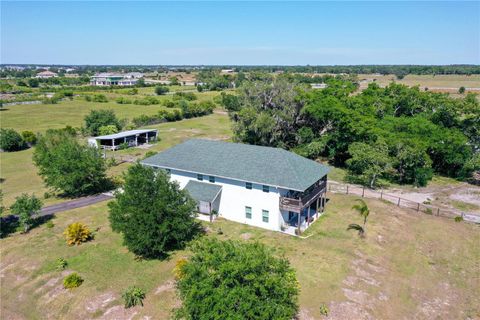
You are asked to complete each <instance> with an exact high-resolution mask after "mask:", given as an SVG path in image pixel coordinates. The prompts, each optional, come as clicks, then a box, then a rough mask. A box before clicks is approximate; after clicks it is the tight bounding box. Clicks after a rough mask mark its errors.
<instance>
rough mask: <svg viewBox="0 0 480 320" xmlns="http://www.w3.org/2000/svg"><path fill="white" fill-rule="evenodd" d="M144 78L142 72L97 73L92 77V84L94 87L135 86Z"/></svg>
mask: <svg viewBox="0 0 480 320" xmlns="http://www.w3.org/2000/svg"><path fill="white" fill-rule="evenodd" d="M140 78H143V74H142V73H140V72H130V73H125V74H123V73H109V72H104V73H97V74H96V75H94V76H91V77H90V84H91V85H92V86H134V85H136V84H137V82H138V79H140Z"/></svg>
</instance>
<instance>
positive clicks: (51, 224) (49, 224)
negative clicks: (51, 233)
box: [45, 220, 55, 229]
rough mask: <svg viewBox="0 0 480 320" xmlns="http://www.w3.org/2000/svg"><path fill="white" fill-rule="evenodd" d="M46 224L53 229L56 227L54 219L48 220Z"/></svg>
mask: <svg viewBox="0 0 480 320" xmlns="http://www.w3.org/2000/svg"><path fill="white" fill-rule="evenodd" d="M45 225H46V226H47V228H48V229H52V228H53V227H55V224H54V223H53V221H52V220H48V221H47V223H46V224H45Z"/></svg>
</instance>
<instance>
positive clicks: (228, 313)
mask: <svg viewBox="0 0 480 320" xmlns="http://www.w3.org/2000/svg"><path fill="white" fill-rule="evenodd" d="M191 251H192V252H193V255H192V256H191V257H190V258H189V259H188V261H181V262H180V263H179V264H177V268H176V276H177V288H178V290H179V293H180V297H181V299H182V301H183V304H182V307H181V308H180V309H179V310H178V313H177V315H178V317H179V318H183V319H220V318H222V319H242V320H243V319H246V320H248V319H265V320H267V319H286V320H287V319H288V320H290V319H293V318H294V317H295V316H296V314H297V312H298V292H299V284H298V282H297V280H296V276H295V271H294V270H293V268H292V267H291V266H290V264H289V262H288V260H287V259H285V258H284V257H277V256H275V255H274V254H273V253H272V250H271V249H269V248H268V247H266V246H265V245H263V244H260V243H245V242H240V241H232V240H227V241H220V240H218V239H215V238H203V239H201V240H200V241H196V242H195V243H194V244H193V245H192V246H191Z"/></svg>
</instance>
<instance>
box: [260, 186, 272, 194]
mask: <svg viewBox="0 0 480 320" xmlns="http://www.w3.org/2000/svg"><path fill="white" fill-rule="evenodd" d="M262 190H263V192H266V193H269V192H270V187H269V186H266V185H263V186H262Z"/></svg>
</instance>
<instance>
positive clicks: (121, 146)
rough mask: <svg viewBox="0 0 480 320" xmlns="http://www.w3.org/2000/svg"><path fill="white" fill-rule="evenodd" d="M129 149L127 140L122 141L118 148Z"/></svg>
mask: <svg viewBox="0 0 480 320" xmlns="http://www.w3.org/2000/svg"><path fill="white" fill-rule="evenodd" d="M125 149H128V143H127V142H122V143H120V144H119V145H118V150H125Z"/></svg>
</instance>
